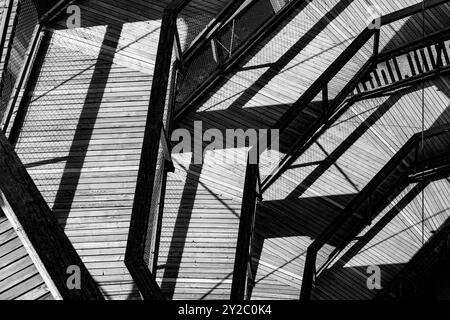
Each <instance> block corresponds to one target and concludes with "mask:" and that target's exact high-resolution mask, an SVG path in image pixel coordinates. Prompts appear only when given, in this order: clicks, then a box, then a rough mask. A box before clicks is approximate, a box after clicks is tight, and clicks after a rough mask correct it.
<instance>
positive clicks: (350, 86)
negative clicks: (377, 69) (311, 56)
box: [262, 0, 447, 192]
mask: <svg viewBox="0 0 450 320" xmlns="http://www.w3.org/2000/svg"><path fill="white" fill-rule="evenodd" d="M445 2H447V1H445V0H429V1H425V4H422V3H420V4H416V5H413V6H410V7H407V8H405V9H401V10H398V11H396V12H393V13H390V14H387V15H385V16H383V17H381V18H380V21H381V27H383V26H385V25H388V24H390V23H393V22H395V21H398V20H401V19H404V18H406V17H408V16H411V15H414V14H417V13H420V12H421V11H422V10H423V9H425V10H429V9H431V8H434V7H436V6H439V5H441V4H443V3H445ZM379 36H380V29H374V28H373V29H371V28H369V27H367V28H365V29H364V30H363V31H362V32H361V33H360V34H359V35H358V37H357V38H356V39H355V40H354V41H353V42H352V43H351V44H350V45H349V46H348V47H347V48H346V49H345V50H344V51H343V52H342V53H341V54H340V55H339V57H338V58H337V59H336V60H335V61H334V62H333V63H332V64H331V65H330V66H329V67H328V68H327V69H326V70H325V72H324V73H322V74H321V76H319V78H318V79H317V80H316V81H315V82H314V83H313V84H312V85H311V86H310V87H309V88H308V89H307V90H306V91H305V92H304V93H303V94H302V96H301V97H300V98H299V99H298V100H297V101H296V102H295V103H294V104H293V105H292V106H291V107H290V108H289V110H288V111H286V112H285V113H284V114H283V116H282V117H281V118H280V119H279V120H278V121H277V123H276V124H275V125H274V128H275V129H279V130H280V134H282V133H283V132H284V131H285V130H286V129H287V128H288V127H289V125H290V124H291V123H292V121H294V120H295V119H296V118H297V117H298V115H299V114H300V113H301V112H302V111H304V110H305V108H306V107H307V106H308V105H309V104H310V103H311V102H312V101H313V99H314V98H315V97H316V96H317V95H318V94H320V92H321V91H322V92H324V93H326V92H327V89H328V84H329V83H330V82H331V81H332V80H333V79H334V77H335V76H336V75H337V74H338V73H339V71H340V70H341V69H342V68H343V67H344V66H345V65H346V64H347V63H348V62H349V61H350V59H352V57H353V56H354V55H355V54H356V53H357V52H358V51H359V50H360V49H361V48H362V47H363V46H364V45H365V44H367V43H368V41H369V40H370V39H372V37H374V47H373V53H372V55H371V57H370V58H369V59H368V61H367V62H366V63H365V64H364V65H363V66H362V68H361V69H360V70H359V71H358V72H357V73H356V74H355V76H354V77H353V78H352V79H351V80H350V81H349V82H348V83H347V85H346V86H345V87H344V88H343V89H342V90H341V92H340V93H339V94H338V95H337V96H336V97H335V99H334V100H333V101H332V103H329V104H328V100H327V99H328V97H327V94H324V97H325V101H324V108H326V109H325V110H324V114H325V116H324V119H323V121H320V122H316V123H314V124H313V126H311V128H310V129H309V130H308V132H307V134H305V135H303V136H302V137H300V138H299V139H298V141H297V142H296V143H295V144H294V145H293V146H292V147H291V148H290V150H289V151H288V152H287V153H286V155H285V156H284V157H283V159H282V160H281V162H280V164H279V165H278V166H277V168H275V169H274V171H273V172H272V173H271V174H270V175H269V176H268V177H267V178H266V179H265V180H264V181H263V186H262V189H263V192H264V191H266V190H267V189H268V188H269V187H270V186H271V185H272V184H273V183H274V182H275V181H276V180H277V179H278V178H279V177H280V176H281V175H282V174H283V172H285V171H286V170H287V169H288V168H289V166H290V165H291V164H292V163H293V162H294V161H295V160H296V159H297V158H298V156H299V155H300V154H301V152H303V151H304V150H305V146H306V143H310V142H311V141H313V140H312V139H311V138H312V136H313V134H314V133H316V132H317V131H318V130H319V129H320V128H321V127H322V126H327V125H329V124H331V123H333V122H334V121H336V120H337V119H336V118H337V117H336V115H338V114H339V115H340V112H339V111H342V110H344V109H343V108H341V109H339V107H340V106H341V105H342V103H343V102H344V101H345V100H346V98H347V97H348V95H349V94H350V93H351V92H352V91H353V90H354V88H355V87H356V86H357V85H358V84H359V82H360V81H361V80H362V79H364V77H365V76H366V75H367V74H368V73H369V72H370V71H371V68H372V67H373V66H375V65H376V64H377V63H378V61H379V59H382V58H384V57H386V55H387V54H386V53H383V54H380V53H379ZM401 48H402V47H401ZM320 132H322V131H320Z"/></svg>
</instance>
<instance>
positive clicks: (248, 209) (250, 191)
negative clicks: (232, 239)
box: [231, 163, 259, 301]
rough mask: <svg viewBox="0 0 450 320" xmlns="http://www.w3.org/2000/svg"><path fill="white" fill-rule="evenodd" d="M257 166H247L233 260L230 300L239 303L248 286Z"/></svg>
mask: <svg viewBox="0 0 450 320" xmlns="http://www.w3.org/2000/svg"><path fill="white" fill-rule="evenodd" d="M258 171H259V168H258V165H257V164H250V163H249V164H248V165H247V171H246V174H245V184H244V194H243V196H242V207H241V218H240V223H239V233H238V240H237V246H236V257H235V259H234V270H233V282H232V285H231V300H235V301H241V300H245V299H246V293H247V286H248V277H247V274H248V269H249V264H250V263H251V261H250V257H251V254H250V253H251V249H252V248H251V246H252V238H253V233H254V225H255V216H256V205H257V199H258V192H257V186H258V177H259V174H258Z"/></svg>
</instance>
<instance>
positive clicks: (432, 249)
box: [374, 224, 450, 300]
mask: <svg viewBox="0 0 450 320" xmlns="http://www.w3.org/2000/svg"><path fill="white" fill-rule="evenodd" d="M449 257H450V225H448V224H446V225H444V226H442V227H441V228H440V229H439V230H438V231H437V232H436V233H435V234H434V235H433V236H432V237H431V238H430V239H429V240H428V241H427V242H426V243H425V244H424V245H423V246H422V248H421V249H420V250H419V251H418V252H417V253H416V254H415V255H414V257H413V258H412V259H411V260H410V261H409V262H408V263H407V264H406V265H405V266H404V267H403V268H402V270H401V271H400V272H399V273H398V274H397V275H396V276H395V277H394V279H392V280H391V281H390V283H389V285H387V286H384V288H383V289H382V290H381V291H380V292H378V293H377V295H376V296H375V297H374V300H390V299H404V298H407V297H408V298H409V297H414V296H415V294H416V292H415V290H411V289H412V288H413V287H415V286H416V284H417V282H418V281H417V280H418V279H420V278H423V277H424V276H426V275H427V274H429V273H430V272H432V270H433V267H434V266H435V265H436V264H439V263H442V261H445V262H446V263H448V260H449Z"/></svg>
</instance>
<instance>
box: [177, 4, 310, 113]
mask: <svg viewBox="0 0 450 320" xmlns="http://www.w3.org/2000/svg"><path fill="white" fill-rule="evenodd" d="M247 1H249V0H247ZM260 1H261V0H260ZM260 1H249V3H247V4H246V6H245V7H244V8H242V10H241V11H240V12H239V13H237V15H235V16H233V18H232V19H231V21H227V22H226V24H225V25H221V26H220V27H219V28H216V29H215V30H214V31H212V32H210V33H209V34H208V36H207V37H206V38H205V39H204V41H202V42H201V46H198V47H197V48H196V50H188V51H187V53H188V56H187V59H188V62H189V60H192V59H193V58H195V57H196V56H197V55H198V51H201V50H206V49H207V48H208V50H209V46H211V50H212V51H213V52H214V54H213V55H214V56H215V59H216V60H217V61H216V66H215V68H214V69H213V70H212V71H211V73H210V74H209V75H208V76H207V77H206V78H205V79H204V80H202V81H201V83H198V84H196V85H195V87H194V90H193V91H192V92H190V93H189V94H188V96H187V97H186V98H185V99H183V101H181V102H180V106H179V107H177V109H176V113H175V118H174V120H175V121H176V122H178V121H180V120H181V119H182V118H183V117H184V116H185V115H186V114H187V113H188V112H189V111H190V110H191V108H192V107H193V106H194V105H195V104H196V102H197V101H198V100H199V99H201V98H202V97H203V96H204V94H205V93H206V92H207V91H208V90H209V89H210V88H211V87H212V86H214V85H215V84H217V82H218V81H219V80H220V79H221V77H222V76H223V75H224V74H226V73H227V72H228V71H230V70H231V69H232V68H233V67H234V66H235V65H236V64H237V63H238V62H239V61H241V59H242V58H243V57H244V56H245V54H247V53H248V52H249V51H250V50H252V49H253V48H254V47H255V46H256V45H257V44H258V43H259V41H260V40H261V39H263V38H264V37H265V36H266V35H267V34H268V33H270V32H271V31H272V30H273V29H274V28H275V27H276V26H278V24H279V23H280V22H281V21H283V20H284V18H285V17H286V16H287V15H288V14H290V13H291V12H292V11H293V10H294V9H296V8H299V7H300V6H302V5H304V4H305V3H306V2H307V0H290V1H289V2H288V3H287V4H285V5H284V7H282V8H281V9H280V11H278V12H276V13H275V14H274V15H273V16H272V17H271V18H269V19H268V20H266V21H261V26H260V27H259V28H258V29H257V30H256V31H255V32H254V33H253V34H251V35H250V36H249V37H248V38H247V39H245V40H244V41H243V42H242V43H241V44H240V45H239V46H238V47H237V48H236V47H233V48H232V52H231V54H230V53H229V54H228V55H226V56H227V57H226V58H224V56H225V54H224V52H222V51H223V50H225V49H223V50H221V46H220V45H218V44H217V42H218V39H217V38H220V32H223V30H224V27H225V26H227V25H228V24H231V25H232V24H233V21H235V20H236V19H239V18H241V17H243V16H245V14H247V12H249V11H250V10H251V9H252V7H253V6H254V5H258V4H261V2H260ZM265 1H268V0H265ZM242 2H243V1H239V4H242ZM190 51H194V52H195V53H196V54H193V52H190ZM221 53H222V54H221ZM183 83H184V82H183ZM188 83H189V82H188Z"/></svg>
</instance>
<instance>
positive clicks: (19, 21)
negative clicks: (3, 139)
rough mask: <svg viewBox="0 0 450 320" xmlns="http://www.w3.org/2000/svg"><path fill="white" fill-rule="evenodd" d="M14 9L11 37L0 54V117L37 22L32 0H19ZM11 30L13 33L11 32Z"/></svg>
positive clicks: (10, 24)
mask: <svg viewBox="0 0 450 320" xmlns="http://www.w3.org/2000/svg"><path fill="white" fill-rule="evenodd" d="M14 6H15V10H14V12H13V15H12V17H11V21H10V23H9V32H8V34H12V35H13V37H12V38H11V39H6V40H7V41H6V43H5V48H8V49H7V50H5V51H4V52H3V55H2V67H3V65H4V67H3V69H2V70H3V75H2V93H1V99H0V118H3V116H4V112H5V109H6V108H7V105H8V102H9V100H10V98H11V94H12V91H13V88H14V85H15V83H16V81H17V78H18V77H19V75H20V71H21V69H22V66H23V64H24V62H25V58H26V53H27V50H28V46H29V45H30V43H31V41H32V36H33V31H34V28H35V27H36V25H37V23H38V13H37V10H36V7H35V5H34V2H33V1H32V0H20V1H19V2H18V3H17V2H16V3H15V5H14ZM11 32H13V33H11Z"/></svg>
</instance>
